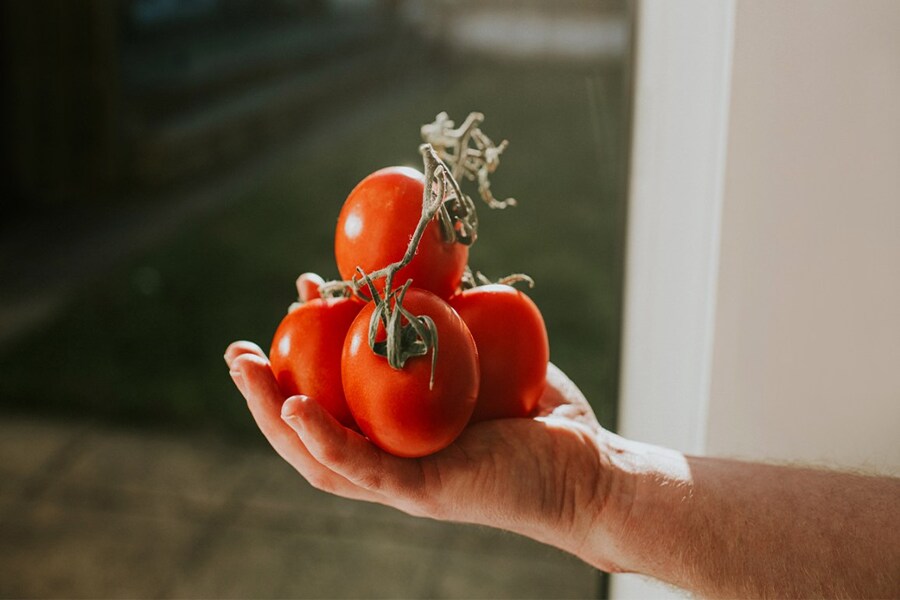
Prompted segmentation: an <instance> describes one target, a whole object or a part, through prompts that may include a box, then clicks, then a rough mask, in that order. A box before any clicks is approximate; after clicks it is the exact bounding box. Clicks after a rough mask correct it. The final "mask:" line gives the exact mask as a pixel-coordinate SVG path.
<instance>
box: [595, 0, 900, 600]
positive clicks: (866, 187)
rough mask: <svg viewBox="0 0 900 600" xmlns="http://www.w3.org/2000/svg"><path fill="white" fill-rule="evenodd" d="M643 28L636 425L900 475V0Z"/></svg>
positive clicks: (631, 259)
mask: <svg viewBox="0 0 900 600" xmlns="http://www.w3.org/2000/svg"><path fill="white" fill-rule="evenodd" d="M673 4H677V6H675V7H673ZM638 16H639V22H638V40H637V42H638V43H637V72H636V98H635V117H634V118H635V131H634V137H633V147H632V173H631V191H630V195H631V197H630V213H629V221H630V222H629V241H628V261H627V273H626V298H625V306H626V309H625V327H624V342H623V343H624V346H623V371H622V396H621V402H622V405H621V421H620V430H621V432H622V433H623V434H624V435H626V436H628V437H632V438H636V439H640V440H643V441H648V442H652V443H657V444H662V445H666V446H670V447H675V448H678V449H681V450H683V451H687V452H696V453H706V454H713V455H719V456H736V457H743V458H753V459H772V460H778V461H782V460H788V461H799V462H807V463H808V462H815V463H819V464H825V465H831V466H844V467H849V468H859V467H862V468H863V469H869V470H876V471H882V472H888V473H894V474H897V475H900V1H897V0H865V1H864V2H859V1H856V0H791V1H790V2H784V1H783V0H737V1H736V2H718V1H716V0H710V1H704V0H690V1H686V2H679V3H670V2H669V1H668V0H641V1H640V3H639V11H638ZM611 595H612V597H614V598H655V597H674V596H679V595H680V594H679V593H678V592H675V591H672V590H671V589H666V588H663V587H660V586H657V585H653V584H650V583H648V582H646V581H645V580H642V579H640V578H637V577H634V576H615V577H613V585H612V589H611Z"/></svg>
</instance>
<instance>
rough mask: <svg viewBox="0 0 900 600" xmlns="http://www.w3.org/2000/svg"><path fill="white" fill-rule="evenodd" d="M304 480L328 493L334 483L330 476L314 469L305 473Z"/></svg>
mask: <svg viewBox="0 0 900 600" xmlns="http://www.w3.org/2000/svg"><path fill="white" fill-rule="evenodd" d="M306 480H307V481H308V482H309V484H310V485H311V486H313V487H314V488H316V489H317V490H321V491H323V492H329V493H331V492H333V491H334V484H333V483H332V481H331V478H330V477H328V476H327V475H326V474H325V473H323V472H319V471H316V472H314V473H310V474H308V475H306Z"/></svg>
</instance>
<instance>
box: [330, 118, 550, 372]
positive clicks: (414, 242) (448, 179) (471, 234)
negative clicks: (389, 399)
mask: <svg viewBox="0 0 900 600" xmlns="http://www.w3.org/2000/svg"><path fill="white" fill-rule="evenodd" d="M483 121H484V115H483V114H481V113H478V112H473V113H470V114H469V116H468V117H467V118H466V120H465V121H463V123H462V124H461V125H460V126H459V127H455V123H454V122H453V121H452V120H450V119H449V117H448V116H447V113H445V112H442V113H440V114H438V115H437V117H436V118H435V120H434V122H432V123H430V124H426V125H423V126H422V128H421V135H422V139H423V141H424V142H425V143H423V144H422V145H420V146H419V152H420V153H421V155H422V160H423V164H424V171H425V188H424V192H423V195H422V213H421V216H420V218H419V221H418V224H417V226H416V228H415V230H414V231H413V233H412V236H411V237H410V241H409V244H408V246H407V249H406V252H405V254H404V255H403V257H402V258H401V259H400V260H398V261H396V262H394V263H391V264H389V265H387V266H385V267H382V268H380V269H378V270H376V271H372V272H370V273H364V272H363V271H362V270H361V269H358V275H357V276H354V277H352V278H350V279H349V280H344V281H331V282H325V283H323V284H321V285H320V287H319V291H320V294H321V295H322V296H323V297H329V296H350V295H354V294H355V295H358V296H362V297H365V292H364V289H366V290H367V291H368V294H369V295H370V296H371V297H370V298H366V299H367V300H371V301H373V302H375V304H376V306H375V310H374V312H373V313H372V317H371V321H370V324H369V331H368V343H369V347H370V348H371V349H372V351H373V352H374V353H375V354H377V355H379V356H383V357H385V358H386V359H387V360H388V363H389V364H390V365H391V367H393V368H395V369H402V368H403V365H404V364H405V363H406V361H407V360H408V359H409V358H411V357H414V356H425V355H427V354H428V352H429V351H431V352H432V359H431V379H430V381H429V388H431V387H432V386H433V385H434V369H435V365H436V363H437V355H438V332H437V328H436V326H435V324H434V321H433V320H431V318H430V317H428V316H416V315H414V314H412V313H410V312H409V311H408V310H406V309H405V308H404V307H403V298H404V296H405V295H406V291H407V290H408V289H409V287H410V285H411V284H412V283H413V281H412V280H411V279H410V280H407V281H406V282H405V283H403V284H402V286H401V287H400V288H399V289H397V290H394V289H393V283H394V281H393V279H394V276H395V274H396V273H397V272H398V271H399V270H400V269H402V268H403V267H405V266H407V265H408V264H409V263H410V262H411V261H412V259H413V257H414V256H415V255H416V251H417V250H418V247H419V242H420V241H421V239H422V235H423V234H424V232H425V229H426V227H427V226H428V224H429V223H430V222H431V221H432V220H433V219H438V221H439V223H440V225H441V232H442V235H443V238H444V240H445V242H447V243H459V244H463V245H466V246H470V245H472V244H473V243H475V240H476V239H477V237H478V216H477V212H476V210H475V204H474V202H473V201H472V199H471V198H470V197H469V196H468V195H466V194H465V193H464V192H463V191H462V189H461V188H460V184H459V180H460V179H462V178H465V179H467V180H469V181H473V182H475V181H477V185H478V192H479V195H480V196H481V198H482V200H483V201H484V202H485V203H486V204H487V205H488V206H489V207H490V208H501V209H502V208H506V207H508V206H515V204H516V201H515V199H513V198H507V199H505V200H502V201H500V200H497V199H496V198H495V197H494V195H493V193H492V191H491V184H490V175H491V174H492V173H494V172H495V171H496V169H497V167H498V166H499V164H500V155H501V154H502V153H503V151H504V150H505V149H506V147H507V146H508V142H507V141H506V140H503V141H502V142H501V143H500V144H499V145H497V144H494V142H493V141H491V139H490V138H489V137H487V136H486V135H485V134H484V133H483V132H482V131H481V129H480V127H479V126H480V125H481V123H482V122H483ZM467 273H468V282H469V283H468V284H467V283H466V280H465V277H464V282H463V285H464V286H466V285H469V284H471V285H469V287H472V286H474V285H477V283H476V280H478V281H480V279H479V277H480V278H483V279H484V280H485V281H487V280H486V278H484V276H483V275H481V274H480V273H478V274H477V275H473V274H472V272H471V271H470V270H468V269H467ZM381 278H383V279H384V280H385V285H384V295H383V297H382V296H381V295H380V294H379V293H378V291H377V289H376V287H375V285H374V284H373V281H374V280H376V279H381ZM516 281H527V282H529V284H530V285H533V284H534V282H533V281H532V280H531V278H530V277H528V276H527V275H512V276H509V277H508V278H504V279H503V280H501V282H502V283H506V282H516ZM379 325H381V326H383V328H384V331H385V336H386V337H385V339H384V340H380V341H379V340H378V339H377V338H378V335H377V334H378V329H379Z"/></svg>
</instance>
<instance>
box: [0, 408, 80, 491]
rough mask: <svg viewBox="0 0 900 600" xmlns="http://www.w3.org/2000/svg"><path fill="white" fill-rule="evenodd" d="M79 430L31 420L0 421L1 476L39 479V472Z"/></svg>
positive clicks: (59, 424)
mask: <svg viewBox="0 0 900 600" xmlns="http://www.w3.org/2000/svg"><path fill="white" fill-rule="evenodd" d="M81 430H82V426H71V425H66V424H65V423H49V422H44V421H37V420H33V419H25V418H18V417H5V418H3V419H0V476H2V477H3V478H4V479H5V478H7V477H17V478H20V479H24V478H32V477H34V476H36V475H37V476H39V475H40V474H41V471H42V469H44V467H45V466H46V465H47V464H48V463H49V462H51V461H52V459H53V458H54V456H56V454H57V453H58V452H59V451H60V450H62V449H63V448H64V447H65V446H66V445H67V444H69V443H70V442H71V441H72V440H73V439H75V438H76V437H77V436H78V435H80V434H81Z"/></svg>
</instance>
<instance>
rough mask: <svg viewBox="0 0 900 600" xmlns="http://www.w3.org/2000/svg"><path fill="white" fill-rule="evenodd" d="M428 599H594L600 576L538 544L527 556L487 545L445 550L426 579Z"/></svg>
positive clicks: (565, 556) (572, 558)
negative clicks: (516, 554) (497, 551)
mask: <svg viewBox="0 0 900 600" xmlns="http://www.w3.org/2000/svg"><path fill="white" fill-rule="evenodd" d="M430 581H431V587H429V589H428V590H427V591H426V593H425V596H426V597H430V598H498V599H499V598H596V597H597V596H598V585H599V581H600V580H599V574H598V572H597V571H596V570H594V569H593V568H591V567H590V566H589V565H587V564H585V563H583V562H581V561H580V560H578V559H576V558H575V557H572V556H569V555H567V554H564V553H562V552H558V551H556V550H553V549H551V548H548V547H546V546H542V547H541V548H539V549H537V551H536V552H535V553H534V554H533V555H532V556H529V557H524V556H512V555H510V554H508V553H500V554H497V553H494V552H492V551H491V547H490V545H486V546H484V547H482V548H481V549H480V550H477V549H472V550H471V551H467V552H462V551H459V550H450V549H445V550H444V551H443V552H442V553H441V555H440V558H439V564H438V565H437V566H436V568H435V569H434V571H433V573H432V574H431V577H430Z"/></svg>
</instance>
